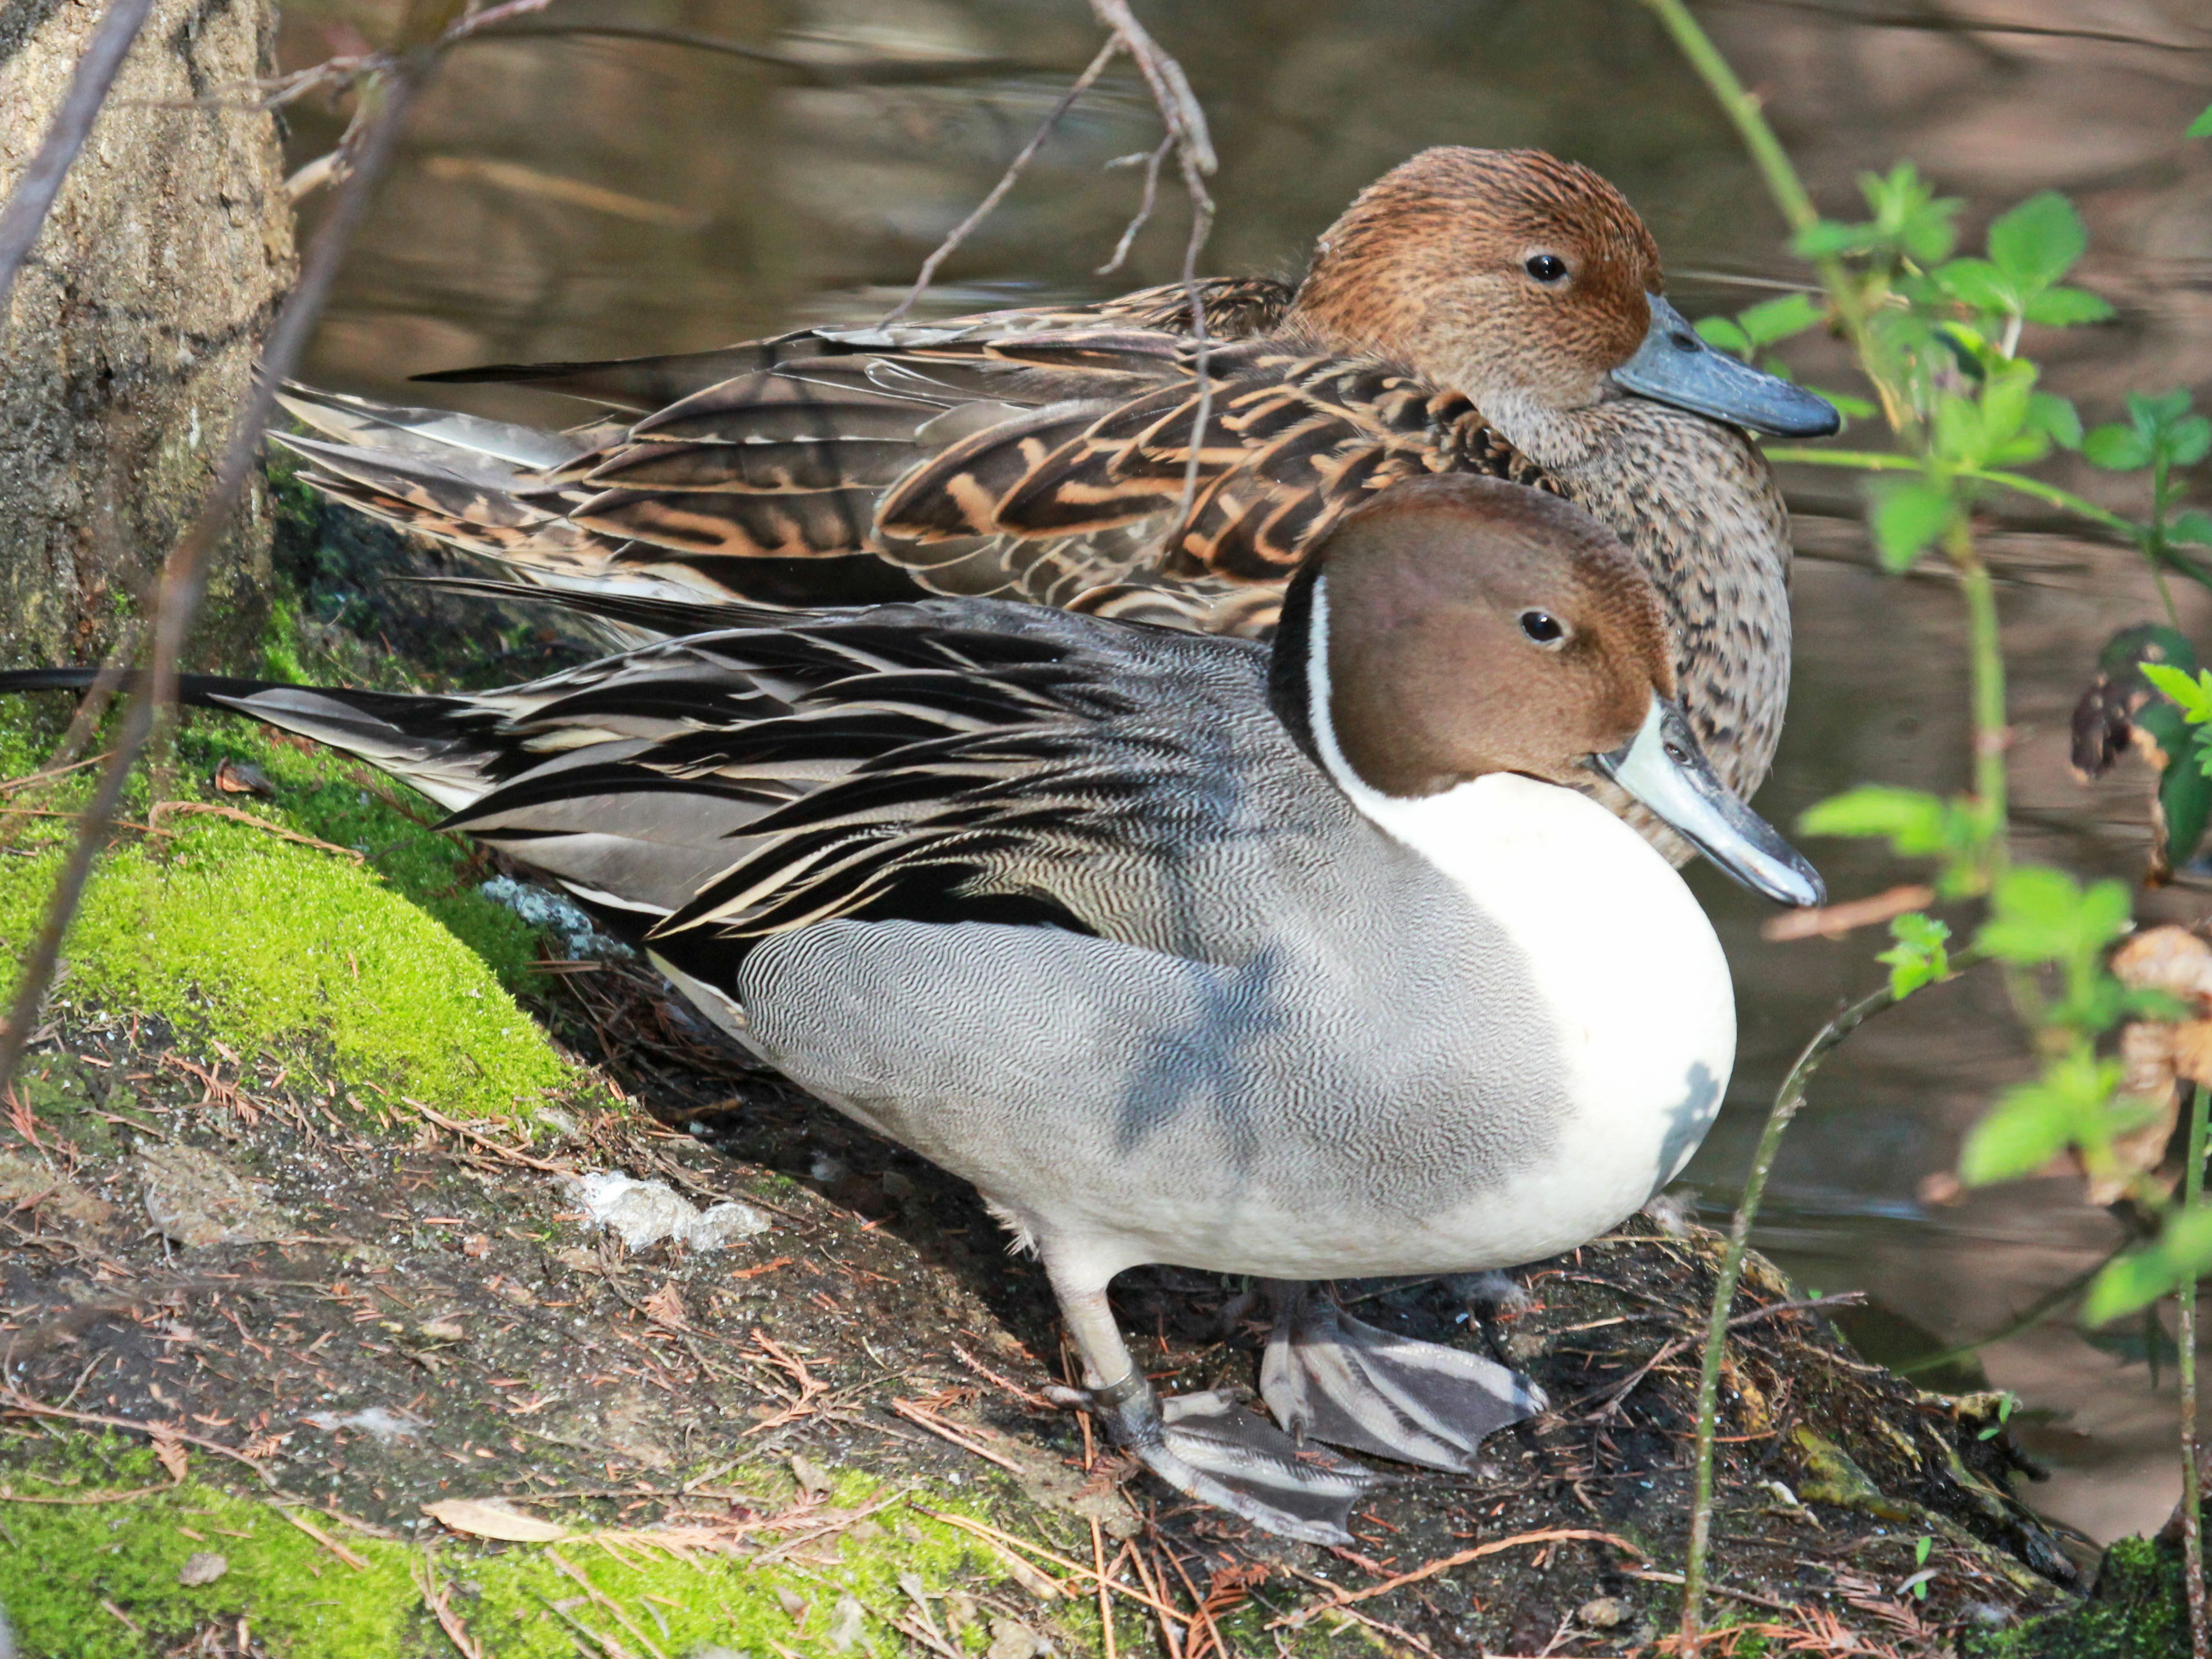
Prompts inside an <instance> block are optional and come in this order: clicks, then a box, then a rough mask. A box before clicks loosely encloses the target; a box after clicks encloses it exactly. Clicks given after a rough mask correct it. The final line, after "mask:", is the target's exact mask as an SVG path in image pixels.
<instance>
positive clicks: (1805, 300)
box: [1736, 294, 1821, 346]
mask: <svg viewBox="0 0 2212 1659" xmlns="http://www.w3.org/2000/svg"><path fill="white" fill-rule="evenodd" d="M1820 316H1821V312H1820V307H1819V306H1818V305H1816V304H1815V303H1814V301H1813V297H1812V295H1808V294H1784V295H1781V296H1779V297H1778V298H1777V299H1772V300H1763V301H1760V302H1759V304H1757V305H1755V306H1753V307H1751V308H1750V309H1749V310H1748V311H1744V312H1740V313H1737V316H1736V321H1737V323H1738V324H1740V325H1741V326H1742V329H1743V331H1744V333H1745V334H1747V335H1748V336H1749V337H1750V338H1751V343H1753V345H1762V346H1765V345H1772V344H1773V343H1775V342H1776V341H1777V340H1786V339H1788V338H1789V337H1790V336H1791V335H1793V334H1802V333H1803V332H1804V331H1806V330H1807V329H1808V328H1811V327H1812V326H1813V325H1814V324H1816V323H1818V322H1819V321H1820Z"/></svg>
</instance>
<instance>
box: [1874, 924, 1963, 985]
mask: <svg viewBox="0 0 2212 1659" xmlns="http://www.w3.org/2000/svg"><path fill="white" fill-rule="evenodd" d="M1889 935H1890V937H1891V938H1892V939H1895V940H1896V941H1897V943H1896V944H1895V945H1892V946H1891V947H1890V948H1889V949H1888V950H1887V951H1883V952H1882V953H1881V955H1879V956H1877V957H1875V961H1876V962H1884V963H1888V964H1889V994H1890V995H1892V996H1893V997H1895V998H1896V999H1897V1000H1899V1002H1902V1001H1904V1000H1905V998H1907V997H1909V996H1911V994H1913V993H1914V992H1915V991H1917V990H1918V989H1919V988H1920V987H1922V986H1923V985H1933V984H1934V983H1935V982H1936V981H1938V980H1941V979H1947V978H1948V977H1949V976H1950V973H1951V957H1950V953H1949V951H1947V950H1945V948H1944V941H1945V940H1947V939H1949V938H1950V937H1951V930H1950V929H1949V928H1948V927H1945V926H1944V925H1943V924H1942V922H1940V921H1935V920H1933V919H1932V918H1930V917H1929V916H1925V915H1922V914H1921V913H1920V912H1918V911H1917V910H1916V911H1913V912H1911V914H1910V915H1902V916H1899V917H1898V918H1897V919H1896V920H1895V921H1892V922H1891V923H1890V924H1889Z"/></svg>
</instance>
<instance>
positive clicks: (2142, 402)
mask: <svg viewBox="0 0 2212 1659" xmlns="http://www.w3.org/2000/svg"><path fill="white" fill-rule="evenodd" d="M2190 403H2191V398H2190V396H2189V390H2188V388H2187V387H2186V386H2176V387H2175V388H2174V389H2173V390H2172V391H2171V392H2130V393H2128V418H2129V419H2130V420H2131V421H2133V422H2135V423H2136V427H2137V428H2138V429H2140V430H2141V431H2142V435H2144V436H2145V437H2149V436H2150V435H2152V434H2154V433H2155V432H2157V431H2158V430H2159V429H2160V428H2163V427H2167V426H2171V425H2172V424H2173V422H2176V421H2178V420H2179V419H2180V418H2181V417H2182V416H2185V415H2186V414H2187V413H2189V405H2190Z"/></svg>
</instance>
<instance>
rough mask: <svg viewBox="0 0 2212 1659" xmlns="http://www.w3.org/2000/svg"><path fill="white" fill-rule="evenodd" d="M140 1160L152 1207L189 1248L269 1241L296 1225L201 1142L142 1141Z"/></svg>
mask: <svg viewBox="0 0 2212 1659" xmlns="http://www.w3.org/2000/svg"><path fill="white" fill-rule="evenodd" d="M135 1162H136V1163H137V1166H138V1176H139V1179H140V1180H141V1181H142V1182H143V1183H144V1185H145V1191H146V1213H147V1215H148V1216H149V1218H151V1219H152V1221H153V1223H154V1225H155V1226H156V1227H159V1228H160V1229H161V1231H163V1232H165V1233H167V1235H168V1236H169V1237H171V1238H173V1239H174V1240H175V1241H176V1242H177V1243H179V1244H181V1245H183V1246H184V1247H185V1249H194V1250H196V1249H206V1248H207V1247H208V1246H210V1245H211V1244H265V1243H270V1241H271V1240H274V1239H279V1238H284V1237H289V1235H290V1234H291V1233H293V1232H294V1231H296V1230H295V1228H293V1227H292V1226H291V1225H290V1224H289V1222H288V1221H287V1220H286V1219H285V1217H284V1215H283V1212H281V1211H279V1210H278V1209H277V1208H276V1206H275V1205H273V1204H271V1203H270V1201H269V1199H268V1196H267V1194H266V1191H265V1189H264V1186H263V1184H262V1183H261V1182H255V1181H251V1180H249V1179H247V1178H246V1176H242V1175H240V1173H239V1172H238V1171H237V1170H234V1169H232V1168H231V1167H230V1165H229V1164H226V1163H224V1162H223V1161H222V1159H221V1158H217V1157H216V1155H215V1154H214V1153H213V1152H208V1151H206V1150H205V1149H204V1148H202V1147H198V1146H145V1147H142V1148H141V1149H140V1150H139V1152H138V1155H137V1158H136V1160H135Z"/></svg>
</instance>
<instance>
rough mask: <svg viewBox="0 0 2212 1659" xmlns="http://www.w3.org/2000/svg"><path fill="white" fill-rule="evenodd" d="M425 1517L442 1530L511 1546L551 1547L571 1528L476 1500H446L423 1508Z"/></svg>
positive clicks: (565, 1535)
mask: <svg viewBox="0 0 2212 1659" xmlns="http://www.w3.org/2000/svg"><path fill="white" fill-rule="evenodd" d="M422 1513H423V1514H425V1515H427V1516H429V1517H430V1518H431V1519H432V1520H433V1521H435V1522H437V1523H438V1524H439V1525H440V1526H441V1527H445V1528H449V1529H450V1530H452V1531H454V1532H459V1533H465V1534H468V1535H469V1536H470V1537H471V1538H496V1539H498V1540H500V1541H501V1542H503V1543H508V1544H550V1543H551V1542H553V1541H555V1540H556V1539H560V1538H566V1537H567V1536H568V1528H566V1527H564V1526H562V1524H561V1523H560V1522H557V1521H541V1520H539V1519H538V1517H537V1516H534V1515H525V1514H523V1513H522V1512H521V1511H520V1510H513V1509H509V1508H508V1507H507V1505H506V1504H497V1503H486V1502H484V1501H483V1500H482V1499H479V1498H441V1500H439V1501H438V1502H437V1503H435V1504H423V1505H422Z"/></svg>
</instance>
